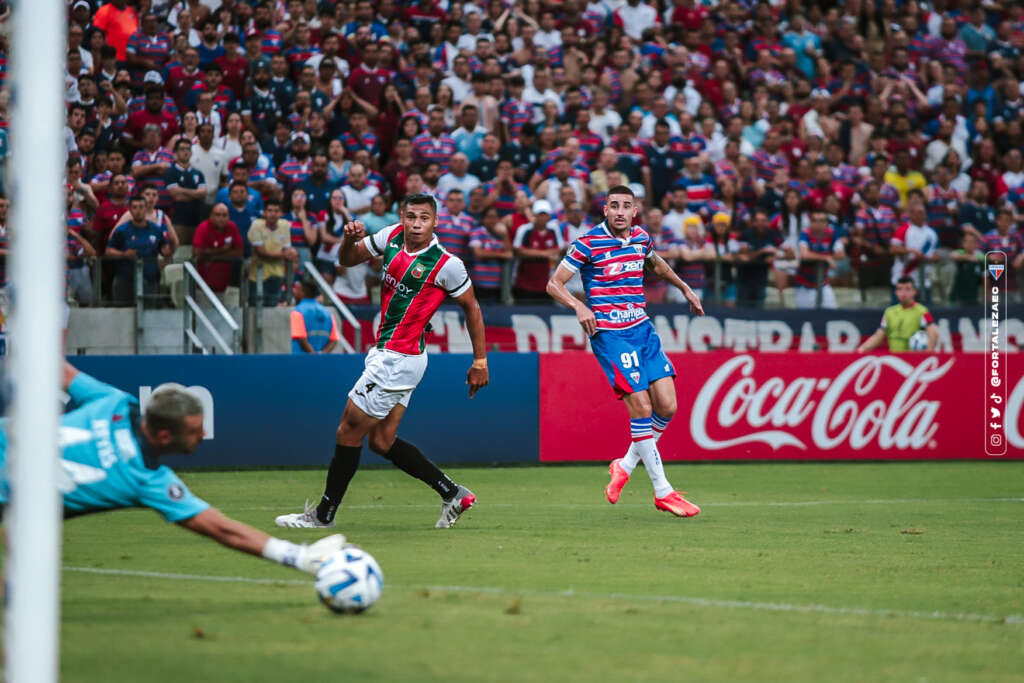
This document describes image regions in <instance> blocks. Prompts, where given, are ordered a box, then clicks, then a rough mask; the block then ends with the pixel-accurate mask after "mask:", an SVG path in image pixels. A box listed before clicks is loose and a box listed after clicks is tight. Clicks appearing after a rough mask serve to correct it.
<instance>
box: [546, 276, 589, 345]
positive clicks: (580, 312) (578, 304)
mask: <svg viewBox="0 0 1024 683" xmlns="http://www.w3.org/2000/svg"><path fill="white" fill-rule="evenodd" d="M571 277H572V271H571V270H569V269H568V268H566V267H565V265H564V264H559V265H558V268H557V269H556V270H555V272H554V274H553V275H552V276H551V279H550V280H548V286H547V291H548V294H550V295H551V297H552V298H553V299H554V300H555V301H557V302H558V303H560V304H562V305H563V306H565V307H566V308H571V309H572V310H574V311H576V320H578V321H579V323H580V327H582V328H583V331H584V332H586V333H587V336H588V337H593V336H594V333H595V332H597V319H596V318H595V317H594V312H593V311H592V310H590V309H589V308H587V306H586V304H584V303H583V302H582V301H580V300H579V299H577V298H576V297H574V296H573V295H572V294H570V293H569V290H568V289H566V287H565V283H566V282H568V281H569V278H571Z"/></svg>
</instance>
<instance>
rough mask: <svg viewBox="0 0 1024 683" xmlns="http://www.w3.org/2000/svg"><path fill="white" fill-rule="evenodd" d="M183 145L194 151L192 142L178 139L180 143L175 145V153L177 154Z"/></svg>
mask: <svg viewBox="0 0 1024 683" xmlns="http://www.w3.org/2000/svg"><path fill="white" fill-rule="evenodd" d="M182 145H185V146H186V147H188V148H189V149H192V143H191V142H189V141H188V140H186V139H185V138H178V141H177V142H175V143H174V151H175V152H177V151H178V148H179V147H181V146H182Z"/></svg>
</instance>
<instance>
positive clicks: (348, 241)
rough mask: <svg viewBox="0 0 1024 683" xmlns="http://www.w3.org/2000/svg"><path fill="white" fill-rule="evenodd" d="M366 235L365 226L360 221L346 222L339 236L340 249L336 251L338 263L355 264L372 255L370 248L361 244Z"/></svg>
mask: <svg viewBox="0 0 1024 683" xmlns="http://www.w3.org/2000/svg"><path fill="white" fill-rule="evenodd" d="M364 237H366V226H365V225H363V222H362V221H352V222H350V223H346V224H345V227H344V235H343V236H342V238H341V250H340V252H339V253H338V263H340V264H341V265H343V266H355V265H359V264H360V263H363V262H364V261H369V260H370V258H371V257H372V254H370V250H369V249H367V248H366V245H365V244H363V238H364Z"/></svg>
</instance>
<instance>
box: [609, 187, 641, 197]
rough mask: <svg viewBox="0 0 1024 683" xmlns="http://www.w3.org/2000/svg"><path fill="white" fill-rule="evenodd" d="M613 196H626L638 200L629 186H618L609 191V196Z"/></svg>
mask: <svg viewBox="0 0 1024 683" xmlns="http://www.w3.org/2000/svg"><path fill="white" fill-rule="evenodd" d="M613 194H625V195H629V196H630V197H632V198H634V199H636V195H635V194H634V193H633V190H632V189H631V188H630V187H629V186H628V185H616V186H615V187H612V188H609V189H608V196H609V197H611V196H612V195H613Z"/></svg>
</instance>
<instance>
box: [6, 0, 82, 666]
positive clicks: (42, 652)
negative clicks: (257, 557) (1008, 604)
mask: <svg viewBox="0 0 1024 683" xmlns="http://www.w3.org/2000/svg"><path fill="white" fill-rule="evenodd" d="M66 13H67V7H66V5H65V2H64V0H19V2H17V4H16V6H15V7H14V8H13V9H12V12H11V17H10V20H9V21H11V22H13V29H14V30H13V31H12V32H11V33H10V34H9V36H10V48H11V56H10V62H11V72H10V78H9V80H8V87H10V88H11V94H12V104H13V115H12V117H11V127H10V135H11V156H12V167H13V169H14V170H13V173H12V174H11V175H10V176H8V187H10V188H11V189H12V191H13V192H12V196H11V213H10V221H9V224H10V226H11V239H10V244H11V254H10V259H9V264H8V266H9V267H8V270H7V273H8V282H9V283H13V284H12V285H9V287H8V292H9V294H10V297H11V310H12V315H11V321H10V335H9V342H10V345H9V349H10V359H9V360H10V362H9V364H8V368H9V370H10V374H11V380H12V384H13V394H12V402H11V410H10V423H9V428H8V446H9V450H8V454H7V457H8V461H7V467H8V476H9V481H10V486H11V499H10V502H9V505H8V506H7V511H6V515H5V522H6V524H7V542H8V552H7V566H6V574H7V590H8V594H7V614H6V622H5V630H4V637H5V648H4V650H5V678H6V680H7V681H10V682H12V683H28V682H30V681H32V682H36V683H53V682H54V681H56V680H57V677H58V671H59V661H60V656H59V621H60V620H59V612H60V539H61V535H60V534H61V503H60V495H59V494H58V493H57V486H56V483H57V467H58V461H59V451H58V444H57V430H58V427H59V420H60V411H59V389H60V377H61V358H62V355H63V349H62V332H61V331H62V328H63V317H64V308H63V306H64V304H63V300H64V296H63V295H64V239H65V238H64V233H65V226H64V188H63V184H62V180H63V178H64V162H65V159H66V156H67V150H66V149H65V143H64V125H65V119H66V115H65V105H64V89H65V85H64V72H65V62H66V54H67V14H66Z"/></svg>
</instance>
